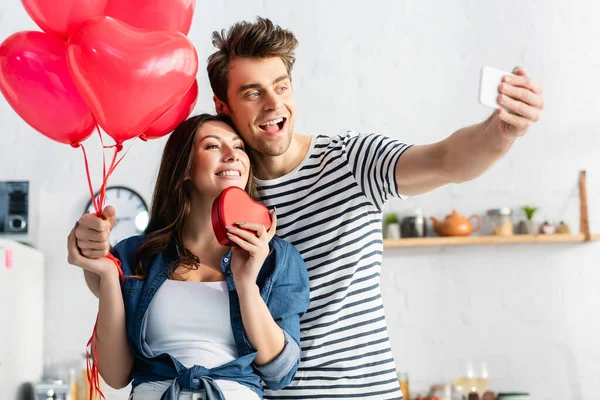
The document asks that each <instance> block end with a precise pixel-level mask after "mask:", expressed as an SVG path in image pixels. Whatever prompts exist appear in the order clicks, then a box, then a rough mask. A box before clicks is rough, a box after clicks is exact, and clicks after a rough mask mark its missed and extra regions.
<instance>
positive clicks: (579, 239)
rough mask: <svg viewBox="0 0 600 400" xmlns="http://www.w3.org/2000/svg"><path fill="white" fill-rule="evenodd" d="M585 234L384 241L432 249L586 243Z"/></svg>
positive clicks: (390, 245) (385, 244) (599, 238)
mask: <svg viewBox="0 0 600 400" xmlns="http://www.w3.org/2000/svg"><path fill="white" fill-rule="evenodd" d="M589 241H592V242H594V241H600V235H592V236H591V237H590V240H589ZM584 242H586V238H585V235H584V234H576V235H567V234H554V235H514V236H468V237H456V236H455V237H426V238H406V239H396V240H390V239H386V240H384V241H383V247H385V248H395V247H431V246H469V245H496V244H531V243H584Z"/></svg>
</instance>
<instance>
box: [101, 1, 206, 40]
mask: <svg viewBox="0 0 600 400" xmlns="http://www.w3.org/2000/svg"><path fill="white" fill-rule="evenodd" d="M195 7H196V0H108V4H107V5H106V15H108V16H109V17H113V18H116V19H118V20H121V21H123V22H126V23H128V24H129V25H131V26H135V27H136V28H144V29H149V30H152V31H177V32H181V33H183V34H184V35H187V34H188V32H189V31H190V26H191V25H192V17H193V16H194V8H195Z"/></svg>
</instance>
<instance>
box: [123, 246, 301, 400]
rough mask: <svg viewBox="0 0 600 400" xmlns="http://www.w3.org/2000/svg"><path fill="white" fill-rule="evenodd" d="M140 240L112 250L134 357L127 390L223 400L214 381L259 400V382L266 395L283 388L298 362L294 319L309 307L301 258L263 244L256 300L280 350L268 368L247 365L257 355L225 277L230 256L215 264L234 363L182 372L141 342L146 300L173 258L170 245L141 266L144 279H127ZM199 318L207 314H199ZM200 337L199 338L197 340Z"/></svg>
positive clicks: (171, 398) (166, 397)
mask: <svg viewBox="0 0 600 400" xmlns="http://www.w3.org/2000/svg"><path fill="white" fill-rule="evenodd" d="M143 240H144V236H133V237H131V238H129V239H126V240H123V241H122V242H120V243H119V244H117V245H116V246H115V248H114V249H113V255H115V256H116V257H117V258H118V259H119V260H121V264H122V269H123V273H124V274H125V276H126V279H125V282H124V283H123V286H122V288H121V290H122V293H123V301H124V304H125V316H126V330H127V339H128V342H129V346H130V348H131V351H132V353H133V355H134V359H135V361H134V366H133V369H132V372H131V376H130V378H132V379H133V384H132V386H133V387H134V388H135V387H136V386H137V385H139V384H141V383H144V382H151V381H164V380H171V379H172V380H173V382H172V384H171V386H170V387H169V389H168V390H167V391H166V392H165V393H164V394H163V395H162V397H161V399H163V400H176V399H178V398H179V393H180V392H181V390H191V391H198V390H202V389H204V390H205V391H206V394H207V398H208V399H209V400H213V399H215V400H225V398H224V396H223V393H222V392H221V390H220V389H219V387H218V386H217V385H216V383H214V380H216V379H228V380H232V381H236V382H238V383H240V384H242V385H244V386H246V387H248V388H250V389H252V390H253V391H254V392H256V394H257V395H258V396H259V397H260V398H262V397H263V389H262V386H261V384H260V381H261V380H262V381H263V382H264V383H265V385H266V386H267V387H268V388H270V389H274V390H277V389H281V388H283V387H285V386H286V385H288V384H289V383H290V382H291V381H292V378H293V377H294V374H295V373H296V370H297V369H298V364H299V362H300V317H301V316H302V315H303V314H304V313H305V312H306V309H307V308H308V304H309V284H308V273H307V270H306V267H305V265H304V261H303V260H302V257H301V256H300V254H299V253H298V251H297V250H296V248H295V247H294V246H293V245H291V244H290V243H288V242H286V241H283V240H281V239H279V238H277V237H275V238H273V240H271V242H270V243H269V247H270V249H271V251H270V254H269V256H268V257H267V259H266V260H265V262H264V264H263V266H262V268H261V270H260V272H259V274H258V278H257V285H258V287H259V289H260V295H261V297H262V299H263V300H264V302H265V304H266V305H267V307H268V309H269V311H270V312H271V315H272V316H273V319H274V320H275V322H276V323H277V325H278V326H279V327H280V328H281V329H282V330H283V332H284V336H285V346H284V348H283V351H282V352H281V353H280V354H279V355H278V356H277V357H276V358H275V359H274V360H273V361H271V362H269V363H268V364H265V365H261V366H257V365H255V364H253V361H254V358H255V356H256V353H257V350H256V348H255V347H254V346H252V344H251V343H250V342H249V341H248V339H247V338H246V334H245V332H244V326H243V324H242V316H241V311H240V304H239V299H238V295H237V291H236V288H235V283H234V280H233V274H232V272H231V254H232V252H231V250H230V251H229V253H228V254H227V255H225V256H224V257H223V258H222V259H221V270H222V272H223V274H224V276H225V279H226V281H227V287H228V290H229V305H230V318H231V326H232V329H233V337H234V339H235V343H236V345H237V349H238V358H237V359H235V360H233V361H231V362H229V363H227V364H224V365H221V366H219V367H216V368H212V369H209V368H205V367H203V366H201V365H195V366H193V367H192V368H186V367H185V366H183V365H182V364H181V363H180V362H179V361H178V360H177V359H175V358H174V357H172V356H170V355H169V354H155V353H154V352H152V350H151V349H150V348H149V346H148V345H147V343H146V342H145V340H144V331H145V323H146V314H147V311H148V306H149V305H150V302H151V301H152V298H153V297H154V295H155V294H156V292H157V290H158V288H159V287H160V285H161V284H162V283H163V282H165V280H166V279H167V277H168V267H169V265H170V264H171V262H172V261H174V260H177V259H178V258H179V255H178V250H177V246H176V245H175V243H173V244H172V245H170V246H169V247H168V248H167V249H166V250H165V251H163V252H162V253H159V254H157V255H156V256H155V257H154V259H153V260H152V262H151V263H150V264H149V265H148V263H144V265H143V266H144V269H145V271H146V274H147V276H146V279H145V280H139V279H135V278H129V277H128V276H131V275H133V271H134V269H135V265H134V263H135V255H136V252H137V250H138V248H139V246H140V244H141V243H142V242H143ZM198 311H199V312H210V310H202V309H201V308H200V307H199V309H198ZM199 335H201V333H200V334H199Z"/></svg>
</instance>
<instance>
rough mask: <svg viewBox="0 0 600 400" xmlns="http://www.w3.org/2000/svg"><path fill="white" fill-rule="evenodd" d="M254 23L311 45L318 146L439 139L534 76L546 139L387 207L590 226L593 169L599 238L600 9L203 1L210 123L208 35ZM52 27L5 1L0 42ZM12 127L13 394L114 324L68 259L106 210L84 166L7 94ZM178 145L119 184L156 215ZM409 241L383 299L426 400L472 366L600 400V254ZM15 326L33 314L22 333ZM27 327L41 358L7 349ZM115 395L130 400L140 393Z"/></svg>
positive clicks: (304, 78)
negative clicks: (486, 97)
mask: <svg viewBox="0 0 600 400" xmlns="http://www.w3.org/2000/svg"><path fill="white" fill-rule="evenodd" d="M257 15H260V16H263V17H268V18H271V19H272V20H273V21H274V22H275V23H276V24H279V25H281V26H282V27H284V28H287V29H290V30H292V31H293V32H294V33H295V34H296V36H297V38H298V40H299V42H300V46H299V48H298V51H297V62H296V65H295V68H294V71H293V84H294V90H295V98H296V107H297V108H296V113H297V115H296V131H297V132H298V133H303V134H308V135H316V134H329V135H333V134H337V133H340V132H343V131H345V130H348V129H352V130H356V131H360V132H364V133H368V132H377V133H381V134H385V135H388V136H392V137H395V138H398V139H400V140H403V141H405V142H409V143H415V144H425V143H431V142H435V141H438V140H441V139H443V138H445V137H446V136H448V135H450V134H451V133H452V132H454V131H455V130H457V129H459V128H461V127H463V126H466V125H471V124H473V123H477V122H480V121H482V120H484V119H485V118H487V117H488V116H489V115H490V114H491V109H489V108H486V107H484V106H482V105H480V104H479V102H478V90H479V77H480V71H481V68H482V66H484V65H490V66H493V67H496V68H499V69H503V70H506V71H511V70H512V68H513V67H515V66H517V65H520V66H524V67H525V68H526V70H527V71H528V73H529V74H530V76H531V77H532V78H533V79H535V80H536V81H538V82H540V83H541V84H542V85H543V86H544V97H545V100H546V109H545V111H544V113H543V116H542V119H541V120H540V121H539V122H538V123H537V124H535V125H534V126H533V127H532V128H531V129H530V131H529V133H528V134H527V135H526V136H524V137H522V138H520V139H519V140H517V141H516V143H515V144H514V146H513V148H512V149H511V151H510V153H509V154H508V155H507V156H506V157H505V158H504V159H503V160H502V161H501V162H499V163H498V164H497V165H495V166H494V167H493V168H492V169H491V170H490V171H489V172H487V173H486V174H485V175H484V176H482V177H480V178H478V179H476V180H474V181H471V182H468V183H464V184H460V185H449V186H446V187H444V188H441V189H438V190H435V191H433V192H431V193H429V194H426V195H422V196H417V197H413V198H410V199H408V200H392V201H390V202H389V203H388V206H387V208H386V210H385V213H386V215H387V214H389V213H395V214H396V215H397V218H398V220H399V221H402V220H403V219H404V218H405V217H407V216H411V215H414V214H415V210H417V209H420V210H421V213H422V214H423V215H424V217H425V220H426V221H428V222H427V223H428V228H429V229H428V234H429V235H431V236H435V235H436V233H435V232H434V229H433V226H432V225H431V221H430V219H429V217H430V216H436V217H437V218H438V219H440V220H442V221H443V220H444V218H445V216H446V215H448V214H450V213H451V212H452V210H456V211H457V212H459V213H461V214H463V215H465V216H470V215H472V214H479V215H481V216H482V217H483V222H484V226H483V228H482V230H481V231H479V232H477V233H475V235H476V236H477V235H488V234H490V233H491V231H492V228H491V225H490V224H491V223H493V221H492V220H491V218H488V216H487V212H488V210H490V209H500V208H502V207H505V208H509V209H511V210H512V216H510V219H511V221H512V222H513V223H514V225H515V230H516V229H517V227H516V225H518V223H519V221H520V220H521V219H524V218H525V215H524V213H523V211H522V207H523V206H525V205H529V206H534V207H536V208H537V211H536V212H535V214H534V216H533V220H534V221H536V222H537V223H538V224H540V225H541V224H542V223H543V222H545V221H548V223H549V224H551V225H553V226H557V225H558V224H559V223H560V222H561V221H563V222H564V224H566V225H568V226H569V228H570V230H571V232H573V233H578V232H579V230H580V226H579V221H580V197H579V186H578V185H579V180H578V179H579V171H580V170H586V171H587V199H588V207H589V225H590V227H591V231H592V233H600V183H599V182H600V158H599V157H598V151H599V149H600V135H599V134H598V132H599V130H600V113H599V111H600V104H599V100H598V98H599V96H598V93H597V91H598V88H600V51H599V50H598V46H597V38H598V37H600V24H598V22H597V20H598V15H600V3H598V2H596V1H592V0H575V1H572V2H565V1H559V0H546V1H536V0H530V1H517V0H505V1H501V2H499V1H490V0H479V1H474V0H460V1H453V2H447V1H441V0H433V1H413V0H403V1H392V0H372V1H369V2H363V1H355V0H349V1H339V0H338V1H332V0H318V1H317V0H302V1H299V0H286V1H275V0H262V1H254V0H213V1H210V2H208V1H204V0H198V1H197V4H196V11H195V15H194V19H193V23H192V27H191V30H190V32H189V37H190V39H191V40H192V42H193V44H194V45H195V46H196V49H197V51H198V55H199V61H200V68H199V71H198V76H197V79H198V83H199V95H198V101H197V104H196V107H195V110H194V112H195V113H199V112H212V111H214V108H213V103H212V92H211V89H210V86H209V84H208V79H207V76H206V58H207V57H208V56H209V55H210V54H211V53H212V51H213V47H212V44H211V33H212V32H213V31H214V30H220V29H223V28H228V27H229V26H230V25H232V24H233V23H235V22H236V21H240V20H253V19H254V18H255V16H257ZM37 29H38V28H37V27H36V26H35V24H34V23H33V21H32V20H31V19H30V18H29V17H28V15H27V14H26V12H25V10H24V9H23V7H22V5H21V3H20V2H19V1H17V0H3V1H2V2H0V37H1V38H6V37H8V36H9V35H10V34H12V33H13V32H16V31H22V30H37ZM114 95H115V97H116V96H119V93H115V94H114ZM0 126H1V132H0V181H26V182H28V184H29V185H28V200H29V201H28V202H29V204H28V212H29V214H28V218H29V219H28V228H29V229H28V233H27V235H26V236H23V235H8V234H6V235H3V236H2V237H3V238H4V239H1V240H3V241H0V310H2V311H0V312H1V313H2V314H0V330H1V331H2V333H1V334H0V387H8V386H9V385H16V384H20V383H22V381H24V380H26V379H27V380H30V379H35V377H30V376H28V375H18V374H17V372H18V371H20V370H21V369H23V370H24V369H27V370H28V371H29V372H30V373H31V372H32V371H35V372H36V373H38V372H37V371H39V373H41V372H42V371H41V369H44V368H45V370H46V372H48V371H50V372H53V373H55V374H56V375H57V377H62V378H63V379H68V378H69V374H71V375H73V374H75V375H79V374H81V366H82V365H83V363H84V360H83V356H82V354H83V353H84V350H85V344H86V342H87V339H88V338H89V335H90V334H91V331H92V328H93V325H94V321H95V316H96V311H97V300H96V299H95V298H94V297H93V295H92V294H91V293H90V292H89V291H88V289H87V287H86V285H85V283H84V280H83V275H82V272H81V270H79V269H78V268H75V267H72V266H70V265H68V264H67V262H66V237H67V235H68V233H69V231H70V229H71V228H72V226H73V224H74V223H75V221H76V220H77V219H78V218H79V217H80V216H81V214H82V213H83V212H85V211H86V209H87V206H88V202H89V197H90V196H89V191H88V188H87V183H86V177H85V170H84V168H83V159H82V156H81V152H80V151H79V150H76V149H73V148H70V147H69V146H64V145H61V144H58V143H56V142H53V141H50V140H48V139H47V138H45V137H43V136H42V135H40V134H38V133H37V132H35V131H34V130H33V129H32V128H30V127H29V126H28V125H27V124H26V123H25V122H23V121H22V120H21V119H20V118H19V117H18V116H17V114H16V113H15V112H14V111H13V110H12V109H11V107H10V106H9V105H8V103H7V102H6V101H5V100H4V98H2V99H0ZM165 140H166V138H164V139H158V140H155V141H149V142H141V141H139V140H136V141H134V143H133V145H132V147H131V149H130V151H129V153H128V154H127V157H126V158H125V159H124V161H123V162H122V163H121V164H120V165H119V168H117V170H116V171H115V173H114V175H113V177H112V178H111V185H113V186H117V185H118V186H124V187H126V188H129V189H132V190H134V191H135V192H136V193H138V194H139V195H140V197H141V198H142V199H143V200H144V201H145V202H146V203H148V204H149V202H150V200H151V197H150V196H151V192H152V189H153V182H154V179H155V176H156V171H157V168H158V162H159V159H160V155H161V152H162V148H163V145H164V143H165ZM90 141H91V143H92V145H89V146H88V150H89V154H88V156H89V158H90V163H91V167H92V179H94V177H96V181H95V185H96V188H97V186H98V185H99V182H98V179H99V178H98V177H99V176H100V171H101V162H100V161H99V160H101V155H100V152H99V150H98V149H97V148H98V146H97V143H96V142H95V141H97V139H96V137H95V136H93V137H92V138H91V139H90ZM117 214H119V209H117ZM390 221H391V220H390ZM382 228H383V229H384V231H385V229H386V226H384V227H382ZM387 234H388V232H387V231H386V235H387ZM392 236H393V233H392ZM14 239H16V240H17V241H20V242H25V243H27V244H29V245H31V246H32V247H33V248H34V249H35V251H32V250H31V249H30V248H28V247H27V248H23V249H21V247H20V246H18V245H15V244H14V242H11V241H10V240H14ZM400 240H403V239H400ZM397 243H398V242H395V241H390V242H386V247H385V250H384V263H383V269H382V276H381V286H382V291H383V297H384V303H385V307H386V315H387V323H388V330H389V334H390V337H391V344H392V349H393V353H394V358H395V362H396V366H397V369H398V372H401V373H403V376H408V381H409V384H410V390H411V397H414V396H416V395H417V394H422V395H426V394H427V393H428V392H429V391H430V388H431V386H432V385H434V384H454V383H455V380H456V379H457V378H461V377H468V376H467V375H468V374H469V372H468V371H469V369H470V370H471V371H474V372H472V377H477V376H479V375H481V376H482V377H486V378H489V388H490V389H492V390H494V391H496V392H498V391H505V392H508V391H512V392H528V393H530V394H531V398H534V399H536V400H550V399H570V400H583V399H586V400H588V399H590V400H591V399H597V398H599V397H600V380H599V377H600V373H599V371H600V347H599V346H598V337H600V335H599V334H600V320H599V319H598V317H597V316H598V310H599V308H600V294H599V292H598V282H600V269H599V268H598V260H599V259H600V245H599V244H598V243H579V242H571V243H517V244H486V245H471V246H458V245H451V246H446V245H438V244H433V245H431V246H427V247H412V246H402V247H400V246H395V245H394V244H397ZM21 252H22V254H23V255H18V256H17V254H21ZM3 253H4V254H3ZM27 257H32V258H27ZM30 259H34V260H37V261H35V265H39V267H37V269H36V270H35V272H31V271H29V273H30V276H27V277H25V278H23V277H22V278H20V279H21V280H19V281H18V282H19V283H18V284H16V283H15V282H17V281H13V282H12V283H10V284H6V285H4V286H3V284H2V281H3V280H4V282H5V283H6V282H8V280H7V279H8V278H6V276H7V275H6V271H15V270H17V269H19V268H25V267H26V266H27V265H34V262H33V261H23V260H30ZM9 261H10V264H11V267H8V263H9ZM19 262H20V263H21V264H22V265H21V264H19ZM3 272H4V273H5V275H4V276H3ZM8 286H10V287H8ZM27 288H29V290H28V289H27ZM31 288H35V290H32V289H31ZM32 302H33V303H32ZM31 304H37V305H34V306H31ZM17 314H18V315H17ZM9 321H20V322H19V323H18V324H17V325H18V326H19V330H17V329H16V328H14V327H16V326H17V325H15V323H12V322H10V323H9ZM13 328H14V329H13ZM17 332H21V333H17ZM23 332H29V334H32V335H33V336H27V335H26V334H24V333H23ZM15 334H16V335H19V336H20V338H21V342H22V344H21V346H25V345H24V344H23V343H29V345H30V348H25V347H22V348H15V347H14V346H13V345H9V343H13V342H10V341H11V340H13V341H14V340H17V339H15V338H14V337H12V336H14V335H15ZM28 338H29V339H28ZM36 341H37V342H36ZM2 357H4V359H2ZM15 363H17V364H18V365H19V367H18V368H16V367H14V365H17V364H15ZM469 365H470V366H469ZM3 368H4V369H3ZM19 368H21V369H19ZM484 370H485V372H483V371H484ZM69 371H70V372H69ZM11 380H13V381H11ZM14 380H18V381H16V382H15V381H14ZM0 393H2V392H0ZM107 393H108V394H107V396H108V398H109V399H117V400H119V399H123V400H124V399H127V395H128V393H129V389H124V390H121V391H112V390H110V389H107ZM0 398H1V395H0ZM2 399H3V398H2Z"/></svg>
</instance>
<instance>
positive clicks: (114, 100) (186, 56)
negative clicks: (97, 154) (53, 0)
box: [67, 17, 198, 144]
mask: <svg viewBox="0 0 600 400" xmlns="http://www.w3.org/2000/svg"><path fill="white" fill-rule="evenodd" d="M67 62H68V64H69V69H70V71H71V75H72V76H73V80H74V81H75V84H76V85H77V88H78V89H79V91H80V92H81V95H82V97H83V99H84V100H85V102H86V103H87V105H88V107H89V108H90V110H91V111H92V114H93V115H94V117H95V118H96V121H97V122H98V124H99V125H100V126H101V127H102V128H103V129H104V131H105V132H106V133H107V134H108V135H110V136H111V137H112V138H113V139H114V140H115V141H116V142H117V143H119V144H120V143H123V142H124V141H125V140H128V139H131V138H134V137H136V136H138V135H139V134H141V133H142V132H144V130H145V129H146V128H147V127H148V126H150V125H151V124H152V123H153V122H154V121H155V120H156V119H158V118H159V117H160V116H161V115H163V114H164V113H165V112H166V111H167V110H169V109H170V108H171V107H172V106H173V105H174V104H175V103H176V102H177V101H178V100H179V99H180V98H181V97H183V96H184V95H185V93H186V92H187V91H188V89H189V88H190V87H191V86H192V84H193V83H194V80H195V79H196V73H197V71H198V55H197V54H196V49H195V48H194V46H193V45H192V43H191V42H190V40H189V39H188V38H187V37H186V36H185V35H183V34H181V33H179V32H172V31H157V32H150V31H145V30H142V29H138V28H133V27H131V26H129V25H127V24H125V23H124V22H121V21H118V20H116V19H113V18H110V17H101V18H97V19H94V20H91V21H90V22H88V23H86V24H85V25H83V26H82V28H81V29H80V30H79V31H78V32H77V33H75V34H74V35H73V36H71V38H70V39H69V47H68V52H67Z"/></svg>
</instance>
